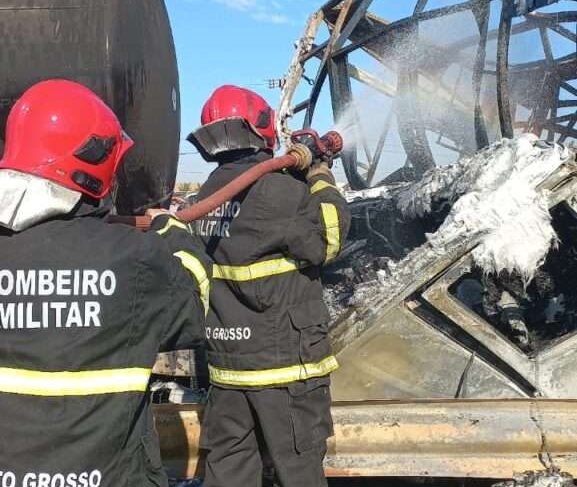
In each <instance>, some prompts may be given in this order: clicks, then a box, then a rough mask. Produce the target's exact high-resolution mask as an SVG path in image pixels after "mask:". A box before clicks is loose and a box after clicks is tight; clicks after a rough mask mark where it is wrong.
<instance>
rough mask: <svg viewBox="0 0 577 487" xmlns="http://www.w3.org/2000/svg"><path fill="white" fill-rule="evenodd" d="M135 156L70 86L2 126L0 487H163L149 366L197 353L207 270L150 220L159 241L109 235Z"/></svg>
mask: <svg viewBox="0 0 577 487" xmlns="http://www.w3.org/2000/svg"><path fill="white" fill-rule="evenodd" d="M132 145H133V143H132V141H131V140H130V139H129V138H128V136H127V135H126V134H124V133H123V131H122V129H121V126H120V124H119V122H118V120H117V119H116V117H115V115H114V114H113V112H112V111H111V110H110V109H109V108H108V107H107V106H106V105H105V104H104V103H103V102H102V101H101V100H100V99H99V98H98V97H97V96H96V95H95V94H94V93H93V92H92V91H90V90H88V89H87V88H85V87H83V86H81V85H79V84H76V83H73V82H70V81H65V80H50V81H45V82H42V83H39V84H37V85H34V86H33V87H32V88H30V89H29V90H28V91H27V92H26V93H25V94H24V95H23V96H22V97H21V98H20V99H19V100H18V102H17V103H16V105H15V106H14V108H13V109H12V111H11V112H10V115H9V118H8V124H7V131H6V145H5V152H4V156H3V159H2V161H0V201H1V203H0V226H1V227H2V230H0V255H1V256H2V257H1V259H2V265H1V267H0V485H3V486H14V487H16V486H18V487H41V486H44V487H118V486H121V485H122V486H134V487H136V486H138V487H141V486H155V487H157V486H167V485H168V482H167V478H166V474H165V473H164V471H163V469H162V465H161V461H160V451H159V446H158V439H157V436H156V432H155V430H154V427H153V423H152V413H151V409H150V404H149V394H148V381H149V377H150V375H151V369H152V367H153V364H154V362H155V357H156V354H157V352H159V351H163V350H172V349H177V348H189V347H191V346H192V345H194V344H195V343H198V342H200V341H201V339H202V337H203V334H204V319H205V312H206V310H207V309H208V302H207V300H208V286H209V277H210V276H209V272H210V269H209V268H207V263H206V261H205V259H204V258H203V257H202V255H203V253H201V251H200V250H197V249H201V247H196V246H195V244H194V241H193V240H192V239H191V238H190V235H188V234H186V231H185V230H186V227H185V225H183V224H182V223H180V222H178V221H176V220H172V219H169V217H167V216H164V215H161V216H159V217H158V218H156V219H155V220H154V222H153V229H154V230H156V232H157V233H160V234H161V235H162V236H159V235H156V233H155V232H149V233H147V234H144V233H141V232H139V231H137V230H136V229H133V228H131V227H128V226H124V225H112V224H108V223H107V222H106V221H105V219H104V217H105V216H106V214H107V213H108V205H107V204H105V203H103V202H105V201H107V199H106V198H107V195H108V194H109V192H110V191H111V187H112V185H113V177H114V173H115V171H116V170H117V167H118V165H119V163H120V160H121V159H122V157H123V155H124V153H125V152H126V151H127V150H128V149H129V148H130V147H131V146H132ZM169 233H171V234H173V235H174V238H172V239H169V238H168V237H167V235H168V234H169ZM180 233H182V234H184V235H188V237H189V238H182V235H180ZM163 237H167V238H166V239H164V238H163ZM185 242H186V243H185ZM173 254H174V255H173ZM185 269H187V270H185Z"/></svg>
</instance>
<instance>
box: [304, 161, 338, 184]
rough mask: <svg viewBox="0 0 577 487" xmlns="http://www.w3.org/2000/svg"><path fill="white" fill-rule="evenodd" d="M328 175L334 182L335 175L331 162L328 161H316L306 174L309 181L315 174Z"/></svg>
mask: <svg viewBox="0 0 577 487" xmlns="http://www.w3.org/2000/svg"><path fill="white" fill-rule="evenodd" d="M320 175H322V176H326V177H328V178H329V179H330V180H331V181H332V182H333V184H334V181H335V177H334V176H333V172H332V171H331V168H330V167H329V164H328V163H327V162H326V161H321V162H315V163H314V164H313V165H312V166H311V167H309V170H308V171H307V173H306V174H305V177H306V180H307V181H309V180H310V179H312V178H314V177H315V176H320Z"/></svg>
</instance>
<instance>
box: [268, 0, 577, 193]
mask: <svg viewBox="0 0 577 487" xmlns="http://www.w3.org/2000/svg"><path fill="white" fill-rule="evenodd" d="M384 3H386V2H385V1H384V0H381V1H379V0H331V1H329V2H327V3H326V4H325V5H323V7H322V8H321V9H319V10H318V11H317V12H315V13H314V14H313V15H312V16H311V17H310V19H309V21H308V24H307V26H306V29H305V33H304V35H303V37H302V38H301V40H300V41H299V43H298V45H297V49H296V53H295V56H294V58H293V60H292V63H291V66H290V68H289V71H288V74H287V76H286V79H285V83H284V88H283V93H282V99H281V106H280V117H279V127H278V128H279V131H280V133H281V134H283V135H284V136H285V137H286V135H287V134H288V133H289V132H290V131H289V121H290V119H291V118H293V117H298V116H299V115H300V116H301V117H302V124H303V126H304V127H309V126H310V125H311V124H312V123H313V120H315V121H316V118H318V112H319V110H317V107H318V105H319V100H320V98H321V93H322V91H323V88H324V87H325V86H328V88H329V89H330V100H331V105H332V113H333V118H334V120H335V122H336V123H338V122H339V121H341V123H342V120H343V118H347V119H351V120H353V122H350V120H349V123H353V124H355V125H357V127H356V129H357V131H358V135H357V136H355V137H352V138H351V139H352V140H350V141H349V144H348V146H347V147H346V150H345V152H344V154H343V157H342V162H343V167H344V170H345V174H346V177H347V179H348V181H349V184H350V186H351V188H352V189H364V188H367V187H370V186H373V185H375V184H378V183H379V182H385V183H386V182H395V181H399V180H401V181H402V180H417V179H419V178H420V177H421V176H422V174H424V172H426V171H427V170H428V169H430V168H432V167H434V166H436V165H439V164H441V163H443V162H448V161H449V160H457V159H458V158H460V157H462V156H466V155H470V154H472V153H474V152H476V151H478V150H481V149H483V148H484V147H487V146H488V145H489V144H490V143H491V142H493V141H494V140H496V139H497V138H500V137H512V136H514V135H515V134H516V133H519V132H533V133H535V134H536V135H538V136H539V137H542V138H545V139H546V140H548V141H557V142H561V143H563V142H567V141H568V140H570V139H575V138H577V128H576V127H575V125H576V124H577V113H576V112H575V109H576V108H577V83H575V81H576V80H577V33H576V32H577V31H576V26H577V10H575V9H574V8H577V4H574V0H571V1H568V0H565V1H559V0H468V1H458V0H453V1H438V0H413V3H414V8H413V9H412V15H411V16H409V17H406V18H402V19H399V20H395V21H387V20H384V19H383V18H381V17H379V16H377V15H375V14H373V13H371V12H370V11H369V8H370V7H374V8H377V7H379V6H380V7H383V6H384ZM573 5H575V7H574V6H573ZM323 26H325V27H326V31H327V33H328V39H327V38H326V36H324V37H325V38H323V34H322V32H323V29H322V27H323ZM363 56H364V58H365V59H363ZM353 58H354V59H358V60H359V62H358V63H357V62H354V61H353ZM375 61H376V63H375ZM375 64H376V65H377V66H378V72H377V73H376V74H375V72H374V65H375ZM367 66H368V67H367ZM311 72H314V73H315V74H314V76H312V75H311ZM309 85H310V87H309ZM359 87H362V88H360V89H359ZM303 88H304V89H303ZM304 90H306V91H308V92H309V94H308V97H307V98H306V99H305V100H304V101H300V102H297V100H295V98H296V94H297V93H301V92H303V91H304ZM368 93H372V94H368ZM367 97H369V98H370V97H373V98H372V99H373V100H374V102H371V103H370V108H369V109H368V110H367V107H366V106H365V107H364V112H365V113H363V106H362V105H363V99H364V100H366V99H367ZM359 100H360V101H359ZM377 100H379V101H377ZM365 105H366V102H365ZM367 112H368V113H367ZM385 112H386V113H385ZM355 120H356V123H355V122H354V121H355ZM367 124H369V125H371V127H370V130H366V127H367ZM375 125H378V127H377V128H378V133H377V134H376V135H375V134H373V132H375V130H374V129H375ZM367 132H370V133H371V134H373V135H372V138H371V137H368V136H367V135H366V133H367ZM391 147H392V149H391ZM387 148H389V150H387ZM385 159H386V161H387V164H388V165H389V166H391V160H392V159H393V160H394V161H393V165H394V164H396V167H395V169H394V170H387V171H386V172H385V174H383V170H382V168H381V169H380V168H379V164H381V163H382V161H383V160H385ZM389 169H390V168H389ZM383 176H386V177H385V178H384V179H379V177H381V178H382V177H383Z"/></svg>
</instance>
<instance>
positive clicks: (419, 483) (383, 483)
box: [170, 477, 565, 487]
mask: <svg viewBox="0 0 577 487" xmlns="http://www.w3.org/2000/svg"><path fill="white" fill-rule="evenodd" d="M328 484H329V487H491V486H492V485H494V484H495V480H477V479H428V478H419V479H411V478H397V477H390V478H382V477H381V478H343V479H329V480H328ZM545 486H547V487H549V484H545V485H543V486H542V485H541V484H539V487H545ZM170 487H202V482H201V481H200V480H187V481H182V482H176V481H173V482H172V483H171V484H170ZM263 487H277V486H276V484H275V483H274V482H268V483H267V482H265V483H263ZM303 487H304V486H303ZM551 487H553V485H551ZM555 487H557V486H555ZM560 487H561V486H560ZM562 487H565V485H563V486H562Z"/></svg>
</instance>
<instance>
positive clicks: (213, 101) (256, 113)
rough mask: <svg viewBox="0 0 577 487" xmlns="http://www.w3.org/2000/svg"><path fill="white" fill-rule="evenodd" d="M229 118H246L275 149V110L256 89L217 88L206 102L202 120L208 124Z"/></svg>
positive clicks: (228, 86) (270, 146)
mask: <svg viewBox="0 0 577 487" xmlns="http://www.w3.org/2000/svg"><path fill="white" fill-rule="evenodd" d="M227 118H243V119H245V120H246V121H247V122H248V123H249V124H251V125H252V126H253V128H254V129H255V131H256V132H257V133H258V134H260V135H261V136H262V137H263V138H264V139H265V141H266V146H267V148H269V149H271V150H274V149H275V147H276V130H275V113H274V110H273V109H272V108H271V107H270V105H269V104H268V103H267V102H266V100H265V99H264V98H263V97H261V96H259V95H257V94H256V93H255V92H254V91H250V90H247V89H245V88H239V87H238V86H233V85H225V86H221V87H220V88H217V89H216V90H215V91H214V93H213V94H212V95H211V97H210V98H209V99H208V101H207V102H206V103H205V104H204V107H203V109H202V116H201V119H200V121H201V123H202V125H208V124H210V123H213V122H217V121H219V120H224V119H227Z"/></svg>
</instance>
